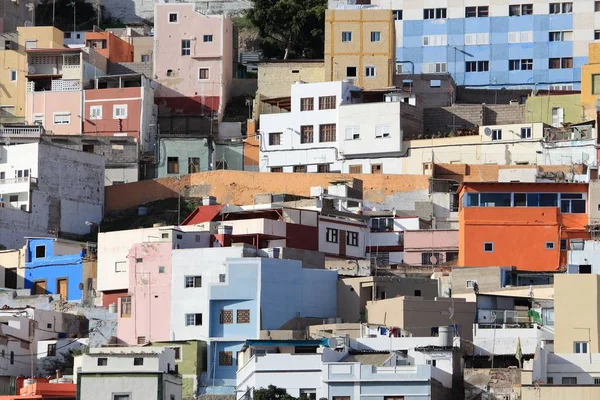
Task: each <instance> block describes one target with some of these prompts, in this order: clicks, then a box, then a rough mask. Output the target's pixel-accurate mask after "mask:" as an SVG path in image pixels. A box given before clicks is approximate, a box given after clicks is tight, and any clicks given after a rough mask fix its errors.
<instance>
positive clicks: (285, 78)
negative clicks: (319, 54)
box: [257, 61, 325, 98]
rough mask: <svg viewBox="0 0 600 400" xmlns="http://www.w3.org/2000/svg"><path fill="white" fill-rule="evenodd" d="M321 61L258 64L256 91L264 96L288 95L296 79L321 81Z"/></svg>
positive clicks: (323, 74) (323, 73) (322, 75)
mask: <svg viewBox="0 0 600 400" xmlns="http://www.w3.org/2000/svg"><path fill="white" fill-rule="evenodd" d="M324 76H325V70H324V63H323V62H293V61H290V62H271V63H261V64H259V66H258V88H257V92H258V93H260V95H261V96H264V97H266V98H271V97H288V96H290V95H291V86H292V84H293V83H294V82H296V81H304V82H308V83H312V82H323V77H324Z"/></svg>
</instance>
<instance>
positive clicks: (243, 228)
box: [223, 218, 286, 238]
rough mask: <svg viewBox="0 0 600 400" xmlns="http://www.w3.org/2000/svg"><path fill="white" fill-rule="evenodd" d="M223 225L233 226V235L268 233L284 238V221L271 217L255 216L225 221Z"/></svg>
mask: <svg viewBox="0 0 600 400" xmlns="http://www.w3.org/2000/svg"><path fill="white" fill-rule="evenodd" d="M223 225H225V226H231V227H233V235H234V236H235V235H257V234H261V235H269V236H277V237H281V238H285V235H286V223H285V221H277V220H273V219H265V218H255V219H243V220H237V221H225V222H223Z"/></svg>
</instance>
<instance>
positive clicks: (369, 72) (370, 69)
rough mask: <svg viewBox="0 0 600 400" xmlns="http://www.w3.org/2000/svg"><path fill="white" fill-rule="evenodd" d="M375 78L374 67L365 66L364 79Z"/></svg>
mask: <svg viewBox="0 0 600 400" xmlns="http://www.w3.org/2000/svg"><path fill="white" fill-rule="evenodd" d="M375 76H377V69H376V68H375V66H374V65H367V66H366V67H365V77H366V78H374V77H375Z"/></svg>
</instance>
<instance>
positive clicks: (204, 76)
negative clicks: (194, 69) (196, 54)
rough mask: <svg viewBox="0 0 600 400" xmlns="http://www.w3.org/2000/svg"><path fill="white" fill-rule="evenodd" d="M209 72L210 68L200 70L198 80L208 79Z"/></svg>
mask: <svg viewBox="0 0 600 400" xmlns="http://www.w3.org/2000/svg"><path fill="white" fill-rule="evenodd" d="M208 76H209V71H208V68H198V79H200V80H204V79H208Z"/></svg>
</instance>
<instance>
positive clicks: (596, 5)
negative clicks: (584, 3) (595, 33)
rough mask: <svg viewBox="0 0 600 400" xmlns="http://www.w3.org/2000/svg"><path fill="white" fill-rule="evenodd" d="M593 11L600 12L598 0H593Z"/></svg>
mask: <svg viewBox="0 0 600 400" xmlns="http://www.w3.org/2000/svg"><path fill="white" fill-rule="evenodd" d="M594 11H595V12H600V1H595V2H594Z"/></svg>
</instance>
